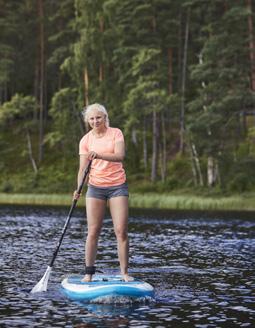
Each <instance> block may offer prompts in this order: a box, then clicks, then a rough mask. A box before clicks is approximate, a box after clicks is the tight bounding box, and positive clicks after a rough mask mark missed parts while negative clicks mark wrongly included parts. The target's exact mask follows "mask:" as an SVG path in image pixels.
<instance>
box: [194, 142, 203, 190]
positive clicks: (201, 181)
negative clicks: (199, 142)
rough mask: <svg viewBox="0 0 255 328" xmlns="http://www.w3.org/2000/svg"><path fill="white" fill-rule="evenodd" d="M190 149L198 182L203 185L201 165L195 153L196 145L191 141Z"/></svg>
mask: <svg viewBox="0 0 255 328" xmlns="http://www.w3.org/2000/svg"><path fill="white" fill-rule="evenodd" d="M191 149H192V155H193V159H194V163H195V169H196V172H197V177H198V183H199V185H200V186H201V187H203V185H204V180H203V175H202V171H201V165H200V161H199V157H198V154H197V150H196V146H195V144H194V143H191Z"/></svg>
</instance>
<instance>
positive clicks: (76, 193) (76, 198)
mask: <svg viewBox="0 0 255 328" xmlns="http://www.w3.org/2000/svg"><path fill="white" fill-rule="evenodd" d="M80 196H81V194H78V190H75V191H74V192H73V200H78V199H79V198H80Z"/></svg>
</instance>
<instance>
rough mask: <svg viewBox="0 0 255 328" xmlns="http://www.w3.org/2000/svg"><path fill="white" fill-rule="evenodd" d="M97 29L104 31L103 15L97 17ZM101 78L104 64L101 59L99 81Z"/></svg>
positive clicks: (102, 77)
mask: <svg viewBox="0 0 255 328" xmlns="http://www.w3.org/2000/svg"><path fill="white" fill-rule="evenodd" d="M99 30H100V33H101V34H103V33H104V18H103V17H100V19H99ZM102 37H103V36H102ZM101 60H102V59H101ZM103 80H104V64H103V62H102V61H101V63H100V65H99V82H102V81H103Z"/></svg>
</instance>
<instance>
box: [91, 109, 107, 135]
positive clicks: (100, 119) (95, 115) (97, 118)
mask: <svg viewBox="0 0 255 328" xmlns="http://www.w3.org/2000/svg"><path fill="white" fill-rule="evenodd" d="M88 123H89V125H90V127H91V128H92V129H99V130H100V129H102V128H104V127H105V114H104V113H102V112H100V111H99V110H98V109H96V108H95V109H92V110H91V111H90V113H89V114H88Z"/></svg>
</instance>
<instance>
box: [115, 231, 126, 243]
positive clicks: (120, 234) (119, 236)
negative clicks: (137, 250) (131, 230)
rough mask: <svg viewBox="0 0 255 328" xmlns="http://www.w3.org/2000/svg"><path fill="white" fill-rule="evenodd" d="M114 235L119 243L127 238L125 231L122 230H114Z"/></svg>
mask: <svg viewBox="0 0 255 328" xmlns="http://www.w3.org/2000/svg"><path fill="white" fill-rule="evenodd" d="M115 235H116V238H117V239H118V240H120V241H126V240H127V238H128V234H127V230H126V229H123V228H115Z"/></svg>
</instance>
